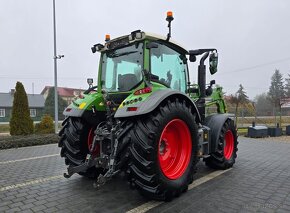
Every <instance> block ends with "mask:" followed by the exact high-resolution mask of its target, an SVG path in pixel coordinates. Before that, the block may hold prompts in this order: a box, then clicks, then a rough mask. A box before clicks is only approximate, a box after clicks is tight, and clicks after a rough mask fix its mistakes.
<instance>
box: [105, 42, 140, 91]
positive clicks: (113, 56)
mask: <svg viewBox="0 0 290 213" xmlns="http://www.w3.org/2000/svg"><path fill="white" fill-rule="evenodd" d="M142 66H143V43H135V44H133V45H131V46H127V47H124V48H120V49H117V50H112V51H107V52H105V53H104V54H103V56H102V88H104V89H106V90H108V91H109V92H117V91H121V92H122V91H129V90H131V89H133V88H134V87H136V86H137V85H139V83H140V82H141V81H142V79H143V78H142V72H141V71H142Z"/></svg>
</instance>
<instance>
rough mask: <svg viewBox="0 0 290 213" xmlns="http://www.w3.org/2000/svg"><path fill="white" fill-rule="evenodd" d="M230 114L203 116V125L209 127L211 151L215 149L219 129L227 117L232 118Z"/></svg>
mask: <svg viewBox="0 0 290 213" xmlns="http://www.w3.org/2000/svg"><path fill="white" fill-rule="evenodd" d="M232 117H233V115H232V114H214V115H210V116H208V117H206V118H205V121H204V125H205V126H207V127H209V128H210V132H211V133H210V136H211V137H210V138H211V141H210V149H209V152H210V153H213V152H215V151H216V150H217V145H218V139H219V134H220V131H221V129H222V127H223V125H224V123H225V122H226V120H227V119H232Z"/></svg>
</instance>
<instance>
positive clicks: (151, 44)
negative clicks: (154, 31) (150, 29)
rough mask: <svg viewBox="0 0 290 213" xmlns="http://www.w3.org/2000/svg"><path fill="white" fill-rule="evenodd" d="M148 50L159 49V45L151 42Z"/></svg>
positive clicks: (148, 44) (147, 46)
mask: <svg viewBox="0 0 290 213" xmlns="http://www.w3.org/2000/svg"><path fill="white" fill-rule="evenodd" d="M146 48H147V49H151V48H158V44H156V43H155V42H150V43H147V45H146Z"/></svg>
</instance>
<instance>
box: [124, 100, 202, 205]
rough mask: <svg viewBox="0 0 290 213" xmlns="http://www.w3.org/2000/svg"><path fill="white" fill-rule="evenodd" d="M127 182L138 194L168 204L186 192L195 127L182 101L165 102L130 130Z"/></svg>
mask: <svg viewBox="0 0 290 213" xmlns="http://www.w3.org/2000/svg"><path fill="white" fill-rule="evenodd" d="M128 138H130V139H131V143H130V148H129V153H130V161H131V163H130V165H129V169H130V179H131V184H132V185H133V186H136V188H137V189H139V191H140V192H141V194H142V195H144V196H146V197H148V198H150V199H158V200H166V201H169V200H171V199H172V198H174V197H175V196H179V195H180V194H181V193H182V192H185V191H187V189H188V184H190V183H191V182H192V180H193V174H194V172H195V168H196V163H197V161H198V158H197V144H198V138H197V125H196V122H195V115H194V114H193V112H192V109H191V107H190V106H189V105H187V104H186V102H185V101H183V102H181V101H180V100H178V99H175V100H168V102H166V103H164V104H162V105H161V106H160V107H159V108H158V109H157V110H155V111H154V112H153V113H151V114H150V115H147V116H143V117H140V118H138V119H137V121H136V122H135V124H134V127H133V128H132V129H131V130H130V132H129V134H128Z"/></svg>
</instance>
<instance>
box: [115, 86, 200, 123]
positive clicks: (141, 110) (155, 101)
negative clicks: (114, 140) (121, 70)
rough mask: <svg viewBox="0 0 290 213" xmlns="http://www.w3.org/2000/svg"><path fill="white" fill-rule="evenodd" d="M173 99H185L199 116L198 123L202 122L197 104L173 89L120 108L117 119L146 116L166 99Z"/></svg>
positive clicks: (159, 91) (155, 93)
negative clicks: (133, 109)
mask: <svg viewBox="0 0 290 213" xmlns="http://www.w3.org/2000/svg"><path fill="white" fill-rule="evenodd" d="M173 97H177V98H180V99H183V100H185V101H186V102H187V103H189V104H190V105H191V107H192V110H193V111H194V112H195V113H196V115H197V116H196V122H197V123H200V122H201V118H200V114H199V112H198V109H197V107H196V105H195V103H194V102H193V101H192V100H191V99H190V98H189V97H188V96H187V95H185V94H184V93H182V92H180V91H177V90H172V89H161V90H158V91H155V92H153V93H152V94H151V95H150V96H149V97H148V98H146V99H145V100H144V101H142V102H137V103H133V104H130V105H126V106H121V107H119V108H118V110H117V111H116V113H115V118H124V117H133V116H138V115H144V114H147V113H150V112H152V111H153V110H155V109H156V108H157V107H158V106H159V105H160V104H161V103H162V102H163V101H165V100H166V99H170V98H173ZM134 107H136V108H137V110H136V111H130V108H131V109H132V108H134ZM136 108H135V109H136Z"/></svg>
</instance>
